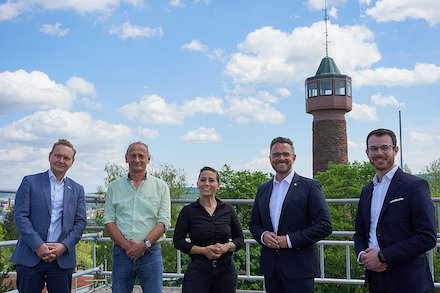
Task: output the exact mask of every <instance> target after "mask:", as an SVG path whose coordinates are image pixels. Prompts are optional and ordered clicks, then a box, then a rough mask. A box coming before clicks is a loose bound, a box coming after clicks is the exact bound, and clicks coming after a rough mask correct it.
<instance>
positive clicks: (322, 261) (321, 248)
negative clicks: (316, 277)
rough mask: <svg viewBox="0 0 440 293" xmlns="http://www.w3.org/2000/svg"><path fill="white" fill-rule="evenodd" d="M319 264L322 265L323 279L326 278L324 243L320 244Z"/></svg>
mask: <svg viewBox="0 0 440 293" xmlns="http://www.w3.org/2000/svg"><path fill="white" fill-rule="evenodd" d="M319 257H320V261H319V265H320V266H321V279H324V244H319Z"/></svg>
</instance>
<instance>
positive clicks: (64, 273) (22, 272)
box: [11, 139, 87, 293]
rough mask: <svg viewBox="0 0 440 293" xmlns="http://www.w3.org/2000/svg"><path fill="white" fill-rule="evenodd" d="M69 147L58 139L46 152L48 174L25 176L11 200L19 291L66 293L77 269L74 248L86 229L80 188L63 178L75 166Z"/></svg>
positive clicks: (62, 140)
mask: <svg viewBox="0 0 440 293" xmlns="http://www.w3.org/2000/svg"><path fill="white" fill-rule="evenodd" d="M75 153H76V151H75V149H74V147H73V145H72V144H71V143H70V142H69V141H67V140H65V139H60V140H58V142H56V143H55V144H54V145H53V148H52V151H51V152H50V153H49V163H50V169H49V170H48V171H46V172H44V173H39V174H34V175H29V176H26V177H24V178H23V181H22V183H21V185H20V187H19V189H18V191H17V194H16V196H15V208H14V219H15V225H16V226H17V230H18V232H19V233H20V237H19V239H18V242H17V245H16V247H15V250H14V253H13V254H12V257H11V262H13V263H16V264H17V288H18V290H19V291H20V292H25V293H31V292H38V293H41V291H42V290H43V288H44V284H45V283H46V284H47V288H48V290H49V292H54V293H64V292H70V291H71V287H72V272H73V268H74V267H75V266H76V254H75V245H76V243H78V241H79V240H80V239H81V235H82V233H83V231H84V229H85V227H86V224H87V222H86V204H85V198H84V189H83V187H82V186H81V185H79V184H78V183H76V182H74V181H73V180H71V179H70V178H67V177H66V172H67V170H69V168H70V167H71V166H72V164H73V162H74V161H75Z"/></svg>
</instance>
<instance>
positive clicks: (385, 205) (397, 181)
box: [378, 168, 402, 222]
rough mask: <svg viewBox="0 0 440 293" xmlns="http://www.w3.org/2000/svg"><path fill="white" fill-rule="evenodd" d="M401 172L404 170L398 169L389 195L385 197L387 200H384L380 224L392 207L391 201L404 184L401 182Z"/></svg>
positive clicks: (391, 183)
mask: <svg viewBox="0 0 440 293" xmlns="http://www.w3.org/2000/svg"><path fill="white" fill-rule="evenodd" d="M401 172H402V170H401V169H400V168H399V169H397V171H396V173H395V174H394V176H393V179H392V180H391V182H390V186H389V187H388V190H387V194H386V195H385V198H384V200H383V205H382V209H381V210H380V215H379V219H378V222H379V221H380V219H381V218H382V216H383V215H384V213H385V212H386V210H387V208H388V206H389V205H390V201H391V199H392V198H393V196H394V194H395V193H396V191H397V190H398V189H399V187H400V185H401V184H402V180H400V176H401V174H402V173H401Z"/></svg>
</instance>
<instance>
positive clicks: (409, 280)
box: [354, 129, 437, 293]
mask: <svg viewBox="0 0 440 293" xmlns="http://www.w3.org/2000/svg"><path fill="white" fill-rule="evenodd" d="M396 144H397V140H396V135H395V134H394V132H392V131H391V130H389V129H376V130H373V131H372V132H370V134H368V136H367V151H366V153H367V156H368V158H369V160H370V163H371V165H372V166H373V167H374V168H375V169H376V175H375V176H374V178H373V181H372V182H370V183H369V184H368V185H366V186H365V187H364V188H363V189H362V193H361V197H360V200H359V205H358V211H357V216H356V232H355V236H354V242H355V249H356V254H357V255H358V262H359V263H360V264H362V265H363V266H364V267H365V286H367V284H368V288H369V291H370V292H371V293H394V292H396V293H397V292H398V293H401V292H411V293H418V292H420V293H422V292H429V291H432V290H434V284H433V281H432V275H431V271H430V269H429V266H428V260H427V258H426V252H427V251H428V250H430V249H432V248H433V247H434V246H435V245H436V242H437V230H436V223H435V210H434V205H433V203H432V200H431V193H430V190H429V186H428V183H427V182H426V180H424V179H422V178H420V177H416V176H413V175H410V174H407V173H405V172H403V171H402V170H401V169H400V168H398V167H397V166H396V165H395V164H394V158H395V156H396V155H397V152H398V150H399V148H398V147H397V145H396Z"/></svg>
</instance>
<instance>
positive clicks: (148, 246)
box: [144, 240, 151, 249]
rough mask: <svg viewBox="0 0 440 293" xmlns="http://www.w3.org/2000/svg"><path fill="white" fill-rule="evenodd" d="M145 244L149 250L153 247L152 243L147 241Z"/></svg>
mask: <svg viewBox="0 0 440 293" xmlns="http://www.w3.org/2000/svg"><path fill="white" fill-rule="evenodd" d="M144 242H145V246H146V247H147V249H148V248H150V247H151V242H150V241H148V240H145V241H144Z"/></svg>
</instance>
